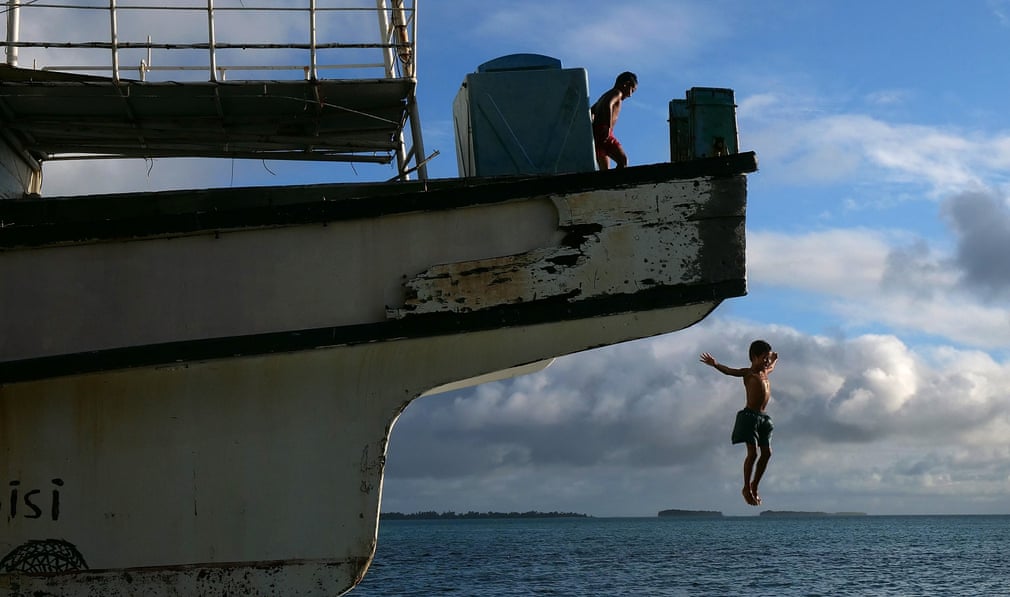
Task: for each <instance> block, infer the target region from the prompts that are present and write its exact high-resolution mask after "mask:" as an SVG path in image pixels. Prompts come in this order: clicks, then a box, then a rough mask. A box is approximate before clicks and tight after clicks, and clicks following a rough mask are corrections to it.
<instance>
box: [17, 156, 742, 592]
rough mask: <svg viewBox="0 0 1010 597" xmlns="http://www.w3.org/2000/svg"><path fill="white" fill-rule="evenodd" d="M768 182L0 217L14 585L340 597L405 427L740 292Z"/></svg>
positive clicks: (231, 197)
mask: <svg viewBox="0 0 1010 597" xmlns="http://www.w3.org/2000/svg"><path fill="white" fill-rule="evenodd" d="M754 168H756V164H755V163H754V160H753V155H752V154H744V155H741V156H731V157H728V158H718V159H713V160H699V161H698V162H694V163H691V164H688V165H682V164H666V165H659V166H650V167H642V168H639V169H628V170H629V172H626V173H616V175H615V174H614V173H586V174H581V175H568V176H562V177H527V178H516V179H507V180H498V181H463V182H454V183H448V182H442V183H440V182H433V183H430V184H429V185H428V186H426V187H423V188H420V187H419V188H414V187H410V186H405V187H399V188H402V189H404V190H402V191H401V190H388V189H387V187H382V188H381V189H378V188H366V187H361V186H357V187H355V188H344V187H340V188H338V187H336V186H332V185H331V186H328V187H311V188H299V189H291V190H289V192H287V193H285V192H284V190H283V189H266V190H246V191H245V193H246V194H245V195H243V194H242V193H238V194H234V193H231V192H229V193H217V192H207V193H201V192H193V193H189V194H187V193H175V194H155V195H156V196H154V197H147V199H148V200H147V201H145V202H143V204H144V205H148V206H150V205H155V206H156V209H153V211H143V210H151V208H149V207H145V208H143V209H142V210H141V212H132V213H131V211H130V209H129V208H128V207H124V206H128V205H129V204H130V201H129V199H130V198H127V197H122V196H114V197H97V198H83V199H73V200H67V201H66V202H65V203H59V201H56V202H53V201H48V202H47V204H48V205H49V207H47V208H46V209H45V210H38V209H37V208H35V207H34V206H33V205H31V204H30V202H5V203H6V205H3V204H0V210H5V211H4V212H3V219H4V221H5V222H9V223H11V225H8V226H6V227H5V228H3V229H0V279H3V280H5V288H6V291H5V293H4V296H3V298H2V299H0V301H2V304H0V307H2V309H0V312H2V313H4V316H3V321H2V326H3V327H2V329H0V334H2V337H3V343H2V345H0V384H2V385H0V424H2V425H3V431H2V436H0V449H2V450H3V454H5V457H4V458H3V459H2V460H0V483H7V485H6V488H7V490H8V492H7V493H8V495H2V496H0V516H3V517H5V518H6V529H5V532H4V533H3V534H2V535H0V556H2V555H3V554H6V557H4V558H3V560H0V590H5V591H7V592H8V593H25V594H32V593H35V592H41V593H45V594H53V595H106V596H107V595H127V594H130V595H133V594H145V595H190V594H235V593H240V594H290V595H335V594H340V593H342V592H344V591H346V590H348V589H350V588H351V587H353V586H354V585H355V584H356V583H357V582H358V581H359V580H360V579H361V577H362V576H363V575H364V573H365V571H366V570H367V567H368V565H369V563H370V561H371V558H372V555H373V553H374V549H375V542H376V536H377V521H378V513H379V507H380V496H381V488H382V478H383V469H384V464H385V457H386V446H387V443H388V441H389V437H390V432H391V430H392V428H393V425H394V424H395V421H396V419H397V417H398V415H399V414H400V413H401V412H402V411H403V409H404V408H405V407H406V406H407V405H408V404H409V403H410V402H411V401H413V400H414V399H416V398H418V397H420V396H422V395H425V394H426V393H433V392H439V391H444V390H447V389H453V388H458V387H462V386H465V385H468V384H472V383H478V382H480V381H485V380H488V379H495V378H502V377H507V376H509V375H513V374H516V373H521V372H525V371H529V370H535V369H537V368H540V367H542V366H545V365H546V363H548V362H549V360H550V359H551V358H553V357H556V356H560V355H565V354H571V353H575V352H579V351H582V350H587V349H590V348H594V347H598V346H604V345H609V344H614V343H618V342H624V341H628V340H632V339H636V338H643V337H648V336H654V335H657V334H662V333H667V332H671V331H676V330H679V329H683V328H685V327H687V326H690V325H692V324H694V323H696V322H698V321H700V320H701V319H703V318H704V317H705V316H706V315H707V314H708V313H710V312H711V311H712V310H713V309H714V308H715V307H716V306H717V305H718V304H719V303H720V302H721V301H722V300H724V299H726V298H730V297H733V296H741V295H743V294H744V293H745V292H746V276H745V266H744V236H745V235H744V213H745V203H746V201H745V200H746V186H745V177H744V174H745V173H746V172H749V171H753V169H754ZM138 203H139V202H138ZM33 210H34V211H33ZM15 289H16V290H15Z"/></svg>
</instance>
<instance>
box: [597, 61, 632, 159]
mask: <svg viewBox="0 0 1010 597" xmlns="http://www.w3.org/2000/svg"><path fill="white" fill-rule="evenodd" d="M636 89H638V77H637V76H636V75H635V73H630V72H623V73H621V74H620V75H618V76H617V81H616V82H615V83H614V86H613V87H612V88H611V89H610V90H609V91H607V92H606V93H604V94H603V95H601V96H600V99H598V100H596V103H595V104H593V107H592V108H591V112H592V116H593V141H594V142H595V143H596V163H597V164H598V165H599V166H600V170H609V169H610V159H611V158H613V160H614V161H615V162H617V167H618V168H624V167H625V166H627V165H628V155H627V154H626V153H624V148H623V147H621V142H620V141H618V140H617V138H616V137H614V125H615V124H617V115H618V114H620V113H621V102H623V101H624V100H626V99H628V98H629V97H631V94H632V93H635V90H636Z"/></svg>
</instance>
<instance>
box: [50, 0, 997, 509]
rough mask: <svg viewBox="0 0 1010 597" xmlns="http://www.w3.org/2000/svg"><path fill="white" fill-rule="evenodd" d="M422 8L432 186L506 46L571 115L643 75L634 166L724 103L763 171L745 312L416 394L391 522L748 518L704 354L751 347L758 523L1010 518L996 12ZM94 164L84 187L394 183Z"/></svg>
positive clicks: (758, 178) (432, 3) (754, 204)
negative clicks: (582, 90) (674, 106)
mask: <svg viewBox="0 0 1010 597" xmlns="http://www.w3.org/2000/svg"><path fill="white" fill-rule="evenodd" d="M420 11H421V12H420V15H419V23H420V33H419V41H418V54H419V76H420V83H419V92H418V93H419V99H420V110H421V119H422V123H423V128H424V133H425V144H426V149H427V150H428V152H431V151H434V150H439V151H440V152H441V155H440V156H439V157H437V158H435V160H434V161H433V162H432V163H431V166H430V174H431V176H433V177H451V176H455V175H456V161H455V155H454V147H453V141H452V120H451V103H452V98H453V97H454V95H455V94H456V92H457V90H458V88H459V85H460V83H461V81H462V79H463V77H464V76H465V75H466V74H467V73H469V72H473V71H474V70H476V68H477V66H478V65H479V64H481V63H482V62H485V61H487V60H490V59H492V58H495V57H498V56H502V55H506V54H511V53H520V52H532V53H541V54H546V55H550V56H554V57H557V58H559V59H561V60H562V62H563V64H564V66H565V67H569V68H573V67H582V68H586V69H587V70H588V73H589V81H590V95H591V96H592V97H591V100H592V99H595V98H596V97H597V96H599V95H600V94H601V93H602V92H603V91H605V90H606V89H608V88H609V87H610V85H611V84H612V83H613V79H614V77H615V76H616V75H617V74H618V73H619V72H621V71H623V70H632V71H635V72H636V73H637V74H638V76H639V90H638V92H637V93H636V94H635V95H634V97H633V98H631V99H630V100H629V101H628V102H627V103H626V104H625V107H624V109H623V111H622V113H621V118H620V121H619V123H618V124H617V126H616V130H615V134H616V135H617V137H618V138H619V139H620V140H621V142H622V144H623V145H624V147H625V149H626V150H627V152H628V154H629V156H630V159H631V163H632V164H644V163H654V162H661V161H666V160H668V159H669V148H668V137H667V134H668V133H667V123H666V118H667V106H668V103H669V101H670V100H671V99H674V98H682V97H683V96H684V93H685V90H687V89H688V88H690V87H693V86H713V87H730V88H733V89H734V90H735V92H736V99H737V103H738V105H739V108H738V123H739V131H740V145H741V148H742V149H745V150H753V151H756V152H757V154H758V159H759V165H760V170H759V172H757V173H755V174H753V175H751V176H750V177H749V182H748V184H749V206H748V276H749V288H750V293H749V295H748V296H747V297H744V298H739V299H733V300H731V301H727V302H726V303H724V304H723V305H722V306H720V308H719V309H717V310H716V312H715V313H714V314H713V315H712V316H710V317H709V318H708V319H706V320H705V321H704V322H703V323H701V324H699V325H697V326H695V327H693V328H691V329H689V330H686V331H683V332H680V333H677V334H673V335H668V336H664V337H660V338H656V339H651V340H646V341H640V342H634V343H630V344H626V345H621V346H616V347H610V348H606V349H599V350H595V351H591V352H588V353H583V354H580V355H574V356H570V357H565V358H562V359H559V360H558V361H557V362H556V363H555V364H554V365H552V366H551V367H550V368H548V369H547V370H545V371H544V372H542V373H539V374H536V375H532V376H527V377H523V378H518V379H515V380H511V381H508V382H502V383H496V384H490V385H486V386H482V387H479V388H476V389H472V390H467V391H464V392H457V393H452V394H446V395H442V396H435V397H428V398H424V399H422V400H419V401H417V402H416V403H414V404H412V405H411V406H410V407H409V408H408V409H407V410H406V412H405V413H404V415H403V416H402V417H401V419H400V421H399V422H398V423H397V425H396V427H395V429H394V432H393V436H392V439H391V443H390V450H389V459H388V468H387V475H386V483H385V488H384V495H383V507H384V509H386V510H397V511H416V510H428V509H434V510H457V511H465V510H514V509H519V510H528V509H540V510H573V511H580V512H586V513H589V514H593V515H600V516H605V515H645V516H650V515H654V514H655V513H656V511H658V510H660V509H664V508H699V509H718V510H722V511H723V512H725V513H727V514H750V513H755V509H754V508H751V507H748V506H746V505H745V504H744V503H743V502H742V500H741V499H740V496H739V486H740V476H741V475H740V465H741V461H742V457H743V453H742V448H740V447H739V446H736V447H734V446H730V445H729V431H730V427H731V425H732V420H733V413H734V412H735V410H736V409H737V408H739V407H740V406H741V404H742V388H741V387H740V385H739V381H738V380H735V379H732V378H728V377H724V376H721V375H719V374H718V373H716V372H714V371H713V370H712V369H710V368H707V367H704V366H703V365H701V364H700V363H698V362H697V355H698V353H700V352H702V351H709V352H712V353H713V354H714V355H715V356H716V357H717V358H718V359H719V360H720V361H723V362H726V363H727V364H729V365H731V366H743V365H744V364H745V362H746V358H745V357H746V355H745V351H746V347H747V345H748V344H749V342H750V341H751V340H752V339H754V338H756V337H762V338H765V339H767V340H768V341H769V342H771V344H772V345H773V346H774V347H775V349H776V350H777V351H778V352H779V354H780V355H781V361H780V364H779V367H778V369H777V370H776V371H775V372H774V374H773V375H772V387H773V396H774V398H773V401H772V403H771V405H770V412H771V414H772V415H773V417H774V418H775V421H776V431H775V440H774V442H773V443H774V447H775V456H774V457H773V459H772V462H771V465H770V467H769V470H768V473H767V475H766V477H765V480H764V482H763V484H762V495H763V497H764V499H765V506H764V507H766V508H771V509H794V510H824V511H840V510H846V511H849V510H857V511H867V512H871V513H877V514H893V513H1004V514H1010V390H1008V389H1007V383H1006V380H1007V379H1008V378H1010V310H1008V308H1007V305H1008V304H1010V300H1008V299H1010V260H1008V259H1007V258H1006V255H1007V254H1008V253H1010V202H1008V189H1010V185H1008V182H1010V177H1008V173H1010V115H1008V111H1007V108H1006V98H1007V97H1010V83H1008V81H1010V77H1008V72H1010V68H1008V66H1010V58H1008V57H1010V1H1007V0H968V1H964V2H953V1H949V0H946V1H940V0H914V1H913V0H892V1H888V2H870V1H868V0H852V1H850V2H826V1H809V2H796V1H795V0H706V1H700V0H695V1H683V0H653V1H649V0H642V1H639V2H635V3H625V2H603V1H596V0H585V1H578V2H577V1H567V0H555V1H552V2H543V1H528V0H513V1H510V2H500V3H488V2H478V1H453V2H449V1H438V0H427V1H424V2H422V4H421V6H420ZM523 91H526V92H529V93H535V92H536V90H520V92H523ZM149 167H150V171H149ZM81 168H82V166H81V165H80V164H79V163H73V162H72V163H67V164H55V165H53V166H52V167H50V169H49V170H48V171H47V173H46V181H45V185H46V186H45V187H44V188H43V192H44V193H46V194H60V193H69V192H79V191H80V185H81V182H82V179H83V178H84V177H82V169H81ZM91 168H92V170H91V171H92V172H93V171H94V167H91ZM99 168H101V169H103V170H104V172H106V173H107V175H105V176H101V177H98V176H89V177H87V180H89V181H91V182H90V183H89V184H92V185H93V187H94V188H93V190H94V191H95V192H98V191H111V190H128V189H129V188H136V189H158V188H171V187H174V188H178V187H180V186H190V185H194V184H196V185H203V186H227V185H230V184H235V185H240V184H241V185H245V184H287V183H305V182H317V181H334V180H336V181H341V180H361V179H384V178H388V177H389V176H391V175H392V171H391V170H389V169H388V168H378V169H376V168H372V167H368V166H362V165H357V166H354V167H353V168H352V167H351V166H347V165H332V164H329V165H325V166H324V167H323V166H319V165H312V166H302V165H298V164H291V163H276V162H271V163H270V164H269V170H267V169H266V167H265V166H264V165H263V164H261V163H259V162H235V163H230V162H229V163H225V165H224V166H222V163H221V162H212V163H209V164H208V163H195V162H189V161H182V162H173V161H169V160H161V161H157V162H155V163H154V164H153V167H152V165H151V164H145V163H143V162H127V163H111V162H110V163H104V164H102V165H100V166H99ZM130 185H132V187H131V186H130ZM461 455H462V456H461Z"/></svg>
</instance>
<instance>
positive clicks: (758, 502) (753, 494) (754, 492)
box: [750, 485, 761, 506]
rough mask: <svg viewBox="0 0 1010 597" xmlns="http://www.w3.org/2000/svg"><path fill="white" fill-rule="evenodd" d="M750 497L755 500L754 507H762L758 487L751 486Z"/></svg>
mask: <svg viewBox="0 0 1010 597" xmlns="http://www.w3.org/2000/svg"><path fill="white" fill-rule="evenodd" d="M750 496H751V498H753V500H754V503H753V504H752V505H754V506H760V505H761V496H759V495H758V488H757V485H751V487H750Z"/></svg>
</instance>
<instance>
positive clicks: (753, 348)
mask: <svg viewBox="0 0 1010 597" xmlns="http://www.w3.org/2000/svg"><path fill="white" fill-rule="evenodd" d="M771 351H772V345H771V344H768V343H767V342H765V341H764V340H755V341H753V342H751V343H750V358H751V359H753V358H754V357H759V356H761V355H763V354H766V353H769V352H771Z"/></svg>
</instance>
